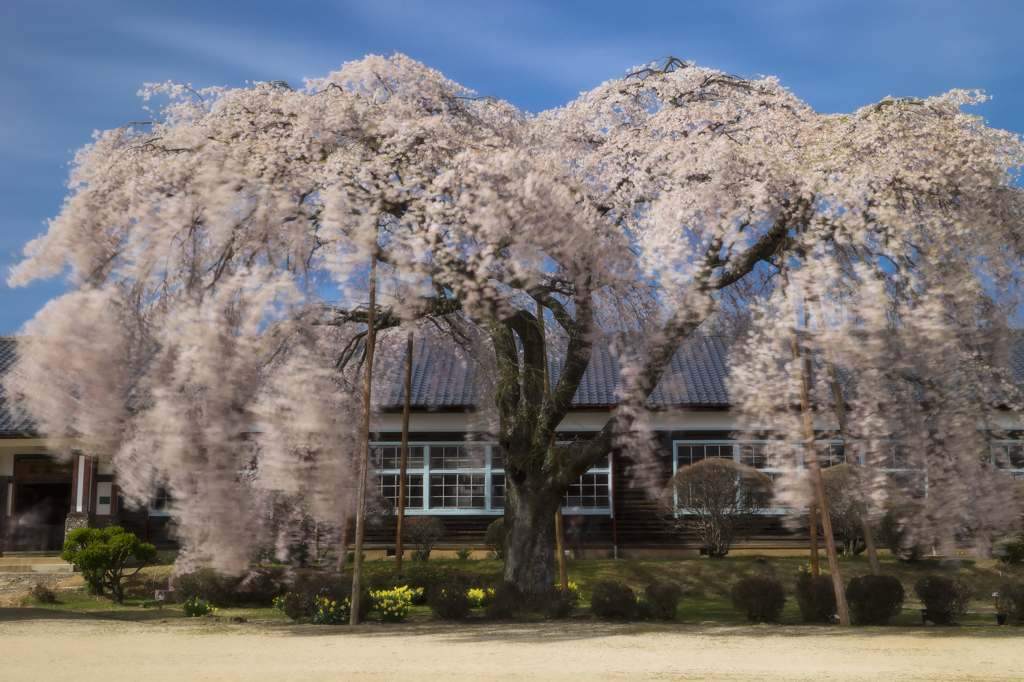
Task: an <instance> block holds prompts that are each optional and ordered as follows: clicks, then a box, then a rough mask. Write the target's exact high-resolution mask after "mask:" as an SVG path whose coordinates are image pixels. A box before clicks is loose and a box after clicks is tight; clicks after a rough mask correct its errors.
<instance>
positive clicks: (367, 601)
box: [284, 571, 373, 622]
mask: <svg viewBox="0 0 1024 682" xmlns="http://www.w3.org/2000/svg"><path fill="white" fill-rule="evenodd" d="M318 597H319V598H321V599H322V600H327V601H331V602H336V603H337V604H338V605H340V604H341V603H342V602H344V601H345V600H346V599H348V600H350V601H351V598H352V578H349V577H345V576H342V575H341V574H339V573H321V572H319V571H309V572H304V573H301V574H299V575H298V577H297V578H296V579H295V582H294V583H293V584H292V586H291V587H290V588H289V590H288V594H286V595H285V598H284V612H285V615H287V616H288V617H289V618H291V619H292V620H298V619H299V618H312V617H313V616H314V615H315V614H316V613H317V611H318V604H317V598H318ZM372 608H373V598H372V597H371V596H370V592H369V591H368V590H367V589H366V588H365V587H364V588H363V589H362V590H361V591H360V594H359V618H360V619H363V618H365V617H366V615H367V614H368V613H370V610H371V609H372ZM325 622H326V621H325Z"/></svg>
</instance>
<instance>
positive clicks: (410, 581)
mask: <svg viewBox="0 0 1024 682" xmlns="http://www.w3.org/2000/svg"><path fill="white" fill-rule="evenodd" d="M446 582H449V580H448V576H447V575H446V572H445V570H444V569H443V568H438V567H436V566H430V565H416V564H405V565H403V566H402V570H401V571H399V572H397V573H392V572H391V571H385V572H381V573H375V574H373V575H372V576H370V578H369V584H370V589H371V590H374V591H378V590H390V589H394V588H396V587H402V586H408V587H422V588H423V590H424V592H429V591H430V588H431V587H433V586H434V585H442V584H444V583H446Z"/></svg>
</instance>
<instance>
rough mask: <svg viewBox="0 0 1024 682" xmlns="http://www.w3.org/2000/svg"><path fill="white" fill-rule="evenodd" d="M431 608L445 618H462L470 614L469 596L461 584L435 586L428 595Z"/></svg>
mask: <svg viewBox="0 0 1024 682" xmlns="http://www.w3.org/2000/svg"><path fill="white" fill-rule="evenodd" d="M427 603H428V604H430V610H431V611H433V612H434V614H436V615H437V617H438V618H443V619H444V620H460V619H462V618H465V617H466V616H468V615H469V598H468V597H466V591H465V590H464V589H462V587H461V586H459V585H455V584H448V585H444V586H443V587H435V588H434V589H432V590H430V593H429V595H428V596H427Z"/></svg>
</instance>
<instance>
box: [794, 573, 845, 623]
mask: <svg viewBox="0 0 1024 682" xmlns="http://www.w3.org/2000/svg"><path fill="white" fill-rule="evenodd" d="M796 601H797V603H798V604H799V605H800V615H801V616H802V617H803V619H804V622H805V623H831V622H832V620H833V616H834V615H835V613H836V611H837V610H838V609H837V607H836V589H835V586H833V585H832V579H831V578H827V577H825V576H823V575H819V576H818V577H817V578H812V577H811V574H810V573H802V574H801V575H800V577H799V578H797V581H796Z"/></svg>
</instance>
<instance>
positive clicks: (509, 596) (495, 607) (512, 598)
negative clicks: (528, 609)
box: [484, 580, 524, 619]
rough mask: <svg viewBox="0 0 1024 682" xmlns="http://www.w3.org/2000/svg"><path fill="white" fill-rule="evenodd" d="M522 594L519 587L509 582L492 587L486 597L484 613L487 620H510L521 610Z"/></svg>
mask: <svg viewBox="0 0 1024 682" xmlns="http://www.w3.org/2000/svg"><path fill="white" fill-rule="evenodd" d="M523 602H524V600H523V593H522V592H520V591H519V586H518V585H516V584H515V583H514V582H511V581H508V580H506V581H504V582H501V583H498V584H497V585H495V586H494V590H493V591H492V593H491V594H490V595H489V597H488V601H487V606H485V607H484V613H486V614H487V617H488V618H495V619H498V618H511V617H513V616H514V615H516V614H517V613H519V612H520V611H522V610H523Z"/></svg>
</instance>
